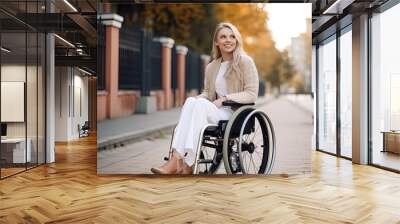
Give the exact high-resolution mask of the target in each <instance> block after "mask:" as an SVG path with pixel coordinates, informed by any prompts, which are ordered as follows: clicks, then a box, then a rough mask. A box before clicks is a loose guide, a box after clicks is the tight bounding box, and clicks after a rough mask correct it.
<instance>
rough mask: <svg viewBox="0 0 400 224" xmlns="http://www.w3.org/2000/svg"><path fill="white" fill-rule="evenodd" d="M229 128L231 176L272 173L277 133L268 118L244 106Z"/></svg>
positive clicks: (228, 168) (226, 140) (226, 158)
mask: <svg viewBox="0 0 400 224" xmlns="http://www.w3.org/2000/svg"><path fill="white" fill-rule="evenodd" d="M234 115H235V116H233V117H232V118H231V120H230V122H229V123H228V125H227V129H226V132H225V136H224V145H223V153H224V164H225V169H226V172H227V173H228V174H236V173H242V174H269V173H270V172H271V170H272V166H273V162H274V159H275V134H274V130H273V127H272V123H271V121H270V120H269V118H268V116H267V115H266V114H265V113H264V112H262V111H260V110H256V109H255V108H254V107H241V108H240V109H239V110H238V111H236V112H235V114H234Z"/></svg>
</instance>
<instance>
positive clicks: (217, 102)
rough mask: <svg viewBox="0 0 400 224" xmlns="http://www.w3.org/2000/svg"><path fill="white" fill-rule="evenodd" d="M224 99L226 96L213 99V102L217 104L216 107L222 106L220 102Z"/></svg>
mask: <svg viewBox="0 0 400 224" xmlns="http://www.w3.org/2000/svg"><path fill="white" fill-rule="evenodd" d="M225 100H226V97H225V96H224V97H221V98H219V99H216V100H214V102H213V103H214V104H215V106H217V107H218V108H220V107H222V102H224V101H225Z"/></svg>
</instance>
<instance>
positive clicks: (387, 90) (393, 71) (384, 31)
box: [371, 5, 400, 170]
mask: <svg viewBox="0 0 400 224" xmlns="http://www.w3.org/2000/svg"><path fill="white" fill-rule="evenodd" d="M398 21H400V5H396V6H393V7H392V8H390V9H388V10H386V11H384V12H382V13H380V14H375V15H373V17H372V18H371V29H372V32H371V33H372V37H371V40H372V46H371V47H372V49H371V51H372V73H371V76H372V77H371V92H372V94H371V109H372V111H371V121H372V125H371V137H372V155H371V157H372V158H371V159H372V163H373V164H375V165H379V166H383V167H387V168H390V169H395V170H400V100H399V99H400V63H399V61H398V52H400V45H399V44H398V41H399V40H400V33H399V32H398V30H397V29H396V28H395V27H397V25H398Z"/></svg>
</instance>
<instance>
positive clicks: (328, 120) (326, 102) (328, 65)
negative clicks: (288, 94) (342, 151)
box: [318, 35, 336, 154]
mask: <svg viewBox="0 0 400 224" xmlns="http://www.w3.org/2000/svg"><path fill="white" fill-rule="evenodd" d="M318 94H319V95H318V96H319V97H318V111H319V112H318V121H319V122H318V149H319V150H322V151H326V152H329V153H334V154H336V36H335V35H334V36H332V37H330V38H328V39H327V40H326V41H325V42H323V43H321V44H320V45H319V48H318Z"/></svg>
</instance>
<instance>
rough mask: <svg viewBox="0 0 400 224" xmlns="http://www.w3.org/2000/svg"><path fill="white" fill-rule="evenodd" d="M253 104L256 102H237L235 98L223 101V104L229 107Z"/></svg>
mask: <svg viewBox="0 0 400 224" xmlns="http://www.w3.org/2000/svg"><path fill="white" fill-rule="evenodd" d="M248 105H249V106H253V105H254V103H237V102H235V101H233V100H225V101H224V102H222V106H228V107H241V106H248Z"/></svg>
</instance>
